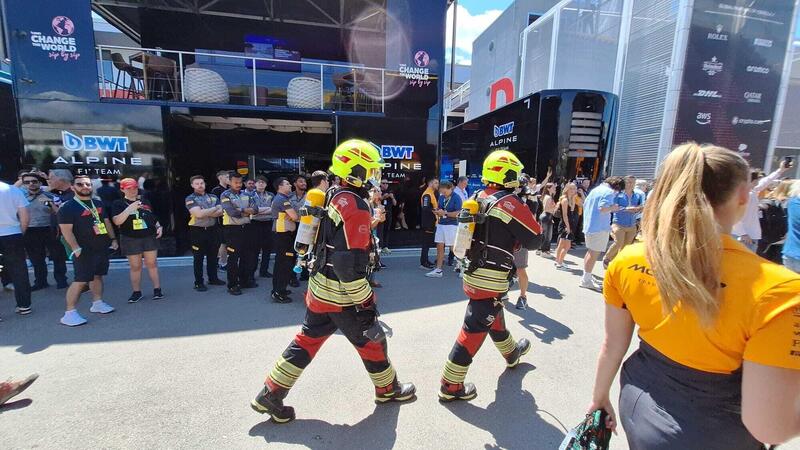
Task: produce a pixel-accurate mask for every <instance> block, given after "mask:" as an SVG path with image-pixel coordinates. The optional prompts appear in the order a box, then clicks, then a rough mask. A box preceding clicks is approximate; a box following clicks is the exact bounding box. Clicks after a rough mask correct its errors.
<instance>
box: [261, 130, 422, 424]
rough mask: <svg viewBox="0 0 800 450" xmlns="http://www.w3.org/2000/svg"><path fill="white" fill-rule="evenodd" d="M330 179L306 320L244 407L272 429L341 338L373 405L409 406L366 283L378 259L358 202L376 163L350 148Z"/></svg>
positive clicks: (364, 149)
mask: <svg viewBox="0 0 800 450" xmlns="http://www.w3.org/2000/svg"><path fill="white" fill-rule="evenodd" d="M332 159H333V164H332V166H331V169H330V171H331V172H332V173H333V174H335V175H337V176H339V177H340V178H341V180H342V183H341V185H340V186H334V187H332V188H331V189H329V190H328V192H327V194H326V198H325V207H324V209H320V210H319V211H321V212H320V213H318V214H319V215H320V216H321V223H320V228H319V231H318V234H317V238H316V240H315V243H314V259H313V261H312V262H311V263H310V264H309V265H310V268H311V278H310V279H309V282H308V286H309V288H308V291H307V292H306V298H305V300H306V306H307V310H306V317H305V320H304V321H303V327H302V330H301V331H300V333H298V334H297V336H296V337H295V338H294V340H293V341H292V342H291V344H289V347H287V348H286V350H285V351H284V352H283V355H282V356H281V357H280V358H279V359H278V361H277V362H276V363H275V366H274V368H273V369H272V371H271V372H270V373H269V375H268V376H267V379H266V380H265V382H264V388H263V389H262V390H261V392H260V393H259V394H258V396H257V397H256V398H255V399H254V400H253V401H252V402H251V406H252V407H253V409H254V410H256V411H257V412H259V413H266V414H269V415H270V416H271V417H272V420H273V421H274V422H276V423H285V422H289V421H291V420H292V419H294V417H295V414H294V409H293V408H292V407H290V406H284V404H283V399H284V398H285V397H286V395H287V394H288V393H289V390H290V389H291V388H292V386H294V384H295V382H297V379H298V378H300V375H301V374H302V373H303V370H304V369H305V368H306V367H307V366H308V365H309V364H310V363H311V360H312V359H313V358H314V355H316V353H317V352H318V351H319V349H320V347H322V344H323V343H325V341H326V340H327V339H328V338H329V337H330V336H331V335H332V334H333V333H335V332H336V330H341V332H342V334H344V335H345V337H347V339H348V340H349V341H350V343H351V344H353V346H354V347H355V348H356V351H357V352H358V354H359V356H360V357H361V359H362V361H363V362H364V366H365V368H366V369H367V372H368V374H369V377H370V378H371V380H372V383H373V384H374V385H375V402H376V403H378V404H381V403H386V402H402V401H406V400H410V399H412V398H414V395H415V392H416V388H415V387H414V385H413V384H411V383H399V382H398V381H397V375H396V373H395V370H394V367H392V364H391V363H390V362H389V357H388V355H387V345H386V336H385V334H384V332H383V328H382V327H381V325H380V323H379V322H378V317H377V316H378V311H377V309H376V305H375V295H374V294H373V292H372V288H371V287H370V285H369V282H368V281H367V275H368V272H369V271H370V270H371V266H372V264H373V263H371V261H375V258H374V254H375V252H377V250H378V249H377V248H375V245H374V242H373V240H372V234H371V232H370V220H371V214H370V208H369V205H368V204H367V202H366V201H365V200H364V198H365V197H366V194H367V189H368V188H369V186H370V184H371V185H372V186H377V185H378V183H379V181H380V179H381V168H382V167H383V160H382V159H381V156H380V152H379V151H378V149H377V148H376V147H375V146H374V145H373V144H371V143H369V142H364V141H360V140H349V141H346V142H344V143H342V144H341V145H339V146H338V147H337V148H336V150H335V151H334V153H333V158H332Z"/></svg>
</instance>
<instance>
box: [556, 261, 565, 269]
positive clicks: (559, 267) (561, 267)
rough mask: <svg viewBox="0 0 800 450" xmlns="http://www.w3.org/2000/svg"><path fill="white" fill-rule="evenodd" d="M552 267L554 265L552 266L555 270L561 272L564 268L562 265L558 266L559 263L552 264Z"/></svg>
mask: <svg viewBox="0 0 800 450" xmlns="http://www.w3.org/2000/svg"><path fill="white" fill-rule="evenodd" d="M553 265H554V266H556V269H558V270H561V269H563V268H564V264H559V263H557V262H556V263H553Z"/></svg>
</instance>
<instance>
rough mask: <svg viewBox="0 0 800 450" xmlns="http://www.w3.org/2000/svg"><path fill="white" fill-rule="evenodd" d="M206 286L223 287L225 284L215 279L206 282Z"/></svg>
mask: <svg viewBox="0 0 800 450" xmlns="http://www.w3.org/2000/svg"><path fill="white" fill-rule="evenodd" d="M208 284H209V285H211V286H225V284H226V283H225V282H224V281H222V280H220V279H219V278H217V279H216V280H208Z"/></svg>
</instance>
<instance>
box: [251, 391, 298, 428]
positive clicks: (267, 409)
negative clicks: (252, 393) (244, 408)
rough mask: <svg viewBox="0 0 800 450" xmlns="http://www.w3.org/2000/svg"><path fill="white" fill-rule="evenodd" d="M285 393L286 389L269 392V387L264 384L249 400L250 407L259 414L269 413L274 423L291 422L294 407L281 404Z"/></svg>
mask: <svg viewBox="0 0 800 450" xmlns="http://www.w3.org/2000/svg"><path fill="white" fill-rule="evenodd" d="M286 394H287V391H281V392H270V390H269V388H267V387H266V386H264V389H262V390H261V392H259V394H258V395H257V396H256V398H254V399H253V400H252V401H251V402H250V407H251V408H253V411H255V412H257V413H259V414H269V415H270V417H272V421H273V422H275V423H287V422H291V421H292V420H294V418H295V415H294V408H292V407H291V406H284V405H283V399H284V398H285V397H286Z"/></svg>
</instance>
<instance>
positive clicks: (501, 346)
mask: <svg viewBox="0 0 800 450" xmlns="http://www.w3.org/2000/svg"><path fill="white" fill-rule="evenodd" d="M381 165H382V164H381V162H380V154H379V152H378V150H377V148H376V147H375V146H374V145H372V144H370V143H367V142H363V141H357V140H353V141H347V142H345V143H343V144H342V145H341V146H340V147H338V148H337V149H336V150H335V151H334V155H333V159H332V166H331V172H332V173H331V174H329V173H326V172H321V171H320V172H314V173H313V174H311V176H310V177H306V176H302V175H299V176H295V177H293V179H291V180H289V179H286V178H283V177H281V178H278V179H276V180H274V182H273V183H272V187H273V189H274V194H273V193H272V192H270V191H269V190H268V189H267V188H268V184H269V183H268V180H267V179H266V178H263V177H256V178H255V179H245V178H244V177H243V176H242V175H241V174H240V173H238V172H236V171H230V172H229V171H221V172H219V173H218V174H217V181H218V183H219V185H218V186H215V187H214V188H213V189H212V190H211V192H210V193H207V192H206V184H205V180H204V179H203V177H202V176H199V175H198V176H195V177H192V178H191V180H190V183H191V187H192V190H193V192H192V194H190V195H189V196H187V197H186V209H187V211H188V213H189V215H190V219H189V224H188V225H189V227H190V238H191V245H192V251H193V254H194V264H193V265H194V276H195V284H194V288H195V289H196V290H197V291H207V290H208V286H207V285H206V283H205V279H204V271H203V269H204V267H203V266H204V265H205V269H206V270H205V274H206V275H207V279H208V284H209V285H226V287H227V290H228V293H229V294H231V295H241V293H242V289H251V288H255V287H257V286H258V284H257V282H256V274H258V276H259V277H264V278H269V277H271V278H272V289H271V293H270V297H271V299H272V300H273V301H275V302H276V303H287V302H290V301H292V298H291V291H289V289H288V288H289V287H292V286H294V287H297V286H299V282H300V281H303V280H308V291H307V292H306V294H305V301H306V306H307V312H306V317H305V319H304V323H303V327H302V329H301V331H300V332H299V333H298V334H297V335H296V337H295V338H294V340H293V341H292V342H291V343H290V344H289V346H288V347H287V348H286V350H285V351H284V352H283V354H282V355H281V357H280V358H279V359H278V360H277V362H276V363H275V365H274V367H273V369H272V370H271V371H270V372H269V373H268V375H267V377H266V380H265V382H264V385H263V387H262V388H261V390H260V391H259V393H258V395H257V396H256V397H255V399H254V400H253V401H252V402H251V406H252V408H253V409H255V410H256V411H257V412H259V413H265V414H269V415H270V416H271V418H272V419H273V421H275V422H277V423H285V422H288V421H291V420H293V419H294V418H295V412H294V410H293V409H292V408H291V407H289V406H286V405H284V403H283V401H284V399H285V398H286V396H287V395H288V393H289V391H290V390H291V389H292V387H293V385H294V384H295V382H296V381H297V380H298V379H299V377H300V376H301V374H302V372H303V371H304V370H305V368H306V367H307V366H308V365H309V364H310V362H311V360H312V359H313V358H314V356H315V355H316V353H317V352H318V351H319V349H320V347H321V346H322V345H323V343H324V342H325V340H326V339H327V338H328V337H330V336H331V335H332V334H333V333H334V332H336V331H337V330H341V331H342V333H343V334H344V335H345V336H346V337H347V338H348V340H350V342H351V343H352V344H353V345H354V347H355V348H356V350H357V352H358V353H359V355H360V357H361V359H362V360H363V363H364V366H365V368H366V370H367V372H368V374H369V376H370V379H371V380H372V382H373V384H374V387H375V401H376V402H377V403H379V404H381V403H388V402H403V401H407V400H410V399H412V398H414V397H415V395H416V388H415V386H414V385H413V384H412V383H401V382H399V381H398V376H397V373H396V371H395V368H394V367H393V365H392V364H391V362H390V360H389V357H388V349H387V343H386V339H385V337H386V336H385V330H384V329H383V327H382V326H381V324H380V322H379V321H378V320H377V317H378V311H377V306H376V303H375V297H374V293H373V291H372V289H373V288H377V287H380V283H379V282H378V281H377V279H376V277H375V274H376V272H377V271H378V270H380V268H381V267H382V264H381V263H380V254H381V253H382V252H385V251H388V249H387V244H386V243H385V239H386V236H387V232H389V231H390V230H391V229H392V222H391V221H390V220H388V218H389V217H392V216H393V213H392V212H391V211H392V210H393V209H395V208H398V207H399V202H398V199H397V195H396V193H394V192H392V191H391V189H390V188H389V183H388V182H386V180H381V179H380V173H381ZM791 167H792V161H791V160H789V159H785V160H783V161H782V162H781V163H780V166H779V168H778V169H777V170H776V171H775V172H773V173H771V174H769V175H764V174H763V173H762V172H760V171H757V170H751V169H750V168H749V166H748V164H747V162H746V161H745V160H744V159H742V157H741V156H739V155H738V154H737V153H735V152H732V151H729V150H726V149H723V148H720V147H715V146H699V145H697V144H694V143H688V144H684V145H682V146H679V147H678V148H676V149H675V150H674V151H673V152H672V153H670V154H669V155H668V157H667V158H666V160H665V161H664V164H663V167H662V169H661V171H660V173H659V179H658V180H656V181H655V182H653V183H649V182H647V181H645V180H637V179H635V178H634V177H631V176H628V177H618V176H611V177H608V178H606V179H605V180H603V181H602V182H601V183H599V184H597V185H596V186H594V187H592V186H591V183H590V181H589V180H587V179H575V180H553V181H551V180H550V179H551V178H552V174H551V173H548V174H547V176H546V178H545V179H544V180H542V182H541V183H539V182H537V180H536V179H532V178H530V177H527V176H526V175H524V174H523V173H522V169H523V165H522V163H521V162H520V161H519V160H518V159H517V157H516V156H515V155H513V154H512V153H510V152H508V151H495V152H492V153H491V154H490V155H489V156H488V157H487V159H486V161H484V165H483V172H482V182H483V183H484V185H485V186H486V188H485V189H482V190H479V191H477V192H473V193H470V192H468V188H467V186H468V181H469V180H468V179H466V178H464V177H462V178H459V179H458V180H455V183H453V182H452V181H450V180H441V181H439V180H435V179H433V180H430V181H427V183H426V185H425V190H424V191H423V193H422V195H421V196H420V199H419V210H420V212H419V214H420V229H421V233H420V234H421V236H422V242H421V247H422V251H421V254H420V266H421V267H422V268H424V269H426V270H428V272H426V274H425V275H426V276H427V277H429V278H442V277H444V264H445V260H446V259H447V261H448V264H450V265H455V270H456V271H457V272H458V276H459V277H462V278H463V290H464V293H465V294H466V296H467V297H468V302H467V308H466V314H465V316H464V322H463V325H462V327H461V332H460V333H459V335H458V337H457V339H456V342H455V343H454V345H453V347H452V350H451V352H450V354H449V356H448V358H447V360H446V362H445V365H444V369H443V372H442V376H441V383H440V384H441V387H440V390H439V394H438V397H439V400H440V401H441V402H451V401H459V400H460V401H469V400H472V399H474V398H475V397H476V395H477V389H476V387H475V386H474V385H473V384H472V383H469V382H467V381H466V377H467V373H468V369H469V367H470V365H471V364H472V361H473V358H474V356H475V354H476V353H477V352H478V350H479V349H480V347H481V345H482V343H483V342H484V340H485V339H486V337H487V336H488V337H490V338H491V340H492V341H493V343H494V345H495V347H496V348H497V349H498V351H499V352H500V353H501V355H502V356H503V358H504V359H505V362H506V367H507V368H508V369H513V368H515V367H516V366H517V365H518V364H519V363H520V360H521V357H522V356H524V355H525V354H526V353H527V352H528V351H529V350H530V348H531V343H530V341H529V340H528V339H526V338H521V339H519V340H515V339H513V338H512V336H511V334H510V332H509V331H508V329H506V327H505V322H504V300H505V295H506V294H507V293H508V291H509V289H510V286H511V284H512V283H513V282H514V278H517V282H518V283H519V285H520V297H519V298H518V299H517V302H516V307H517V308H519V309H524V308H526V306H527V298H526V291H527V284H528V276H527V271H526V270H525V269H526V267H527V266H528V254H529V252H530V251H535V252H536V254H537V255H539V256H543V257H549V258H552V259H553V260H554V265H555V267H556V268H557V269H565V268H566V266H565V255H566V254H567V252H569V251H570V250H571V249H572V248H573V247H575V246H577V245H585V247H586V252H585V256H584V258H583V267H582V276H581V280H580V286H581V287H583V288H587V289H593V290H599V291H602V292H603V295H604V297H605V302H606V307H605V316H606V317H605V339H604V342H603V345H602V348H601V352H600V356H599V360H598V363H597V372H596V379H595V385H594V390H593V394H592V402H591V406H590V408H589V412H592V411H596V410H601V411H603V413H604V415H605V416H604V417H605V425H606V426H607V427H608V428H610V429H614V428H616V426H617V425H618V423H621V424H622V425H623V426H624V427H625V429H626V434H627V438H628V442H629V444H630V446H631V448H647V449H654V448H705V449H717V448H719V449H728V448H743V449H744V448H747V449H750V448H752V449H753V450H755V449H760V448H763V444H762V443H780V442H783V441H786V440H788V439H790V438H792V437H794V436H796V435H798V434H800V423H798V421H797V417H798V411H797V405H798V401H799V400H798V399H800V340H798V339H797V338H796V334H797V331H796V328H797V326H798V325H797V320H798V319H797V318H798V317H800V295H799V293H800V277H799V276H798V275H797V274H798V270H800V267H799V266H800V181H798V180H786V179H783V180H782V179H781V178H782V177H783V176H784V175H785V173H786V172H787V171H788V170H789V169H790V168H791ZM45 182H46V184H47V185H48V186H47V189H45V188H44V186H43V185H44V184H45ZM330 187H335V189H329V188H330ZM140 189H141V185H140V181H138V180H134V179H132V178H126V179H122V180H120V182H119V185H118V186H113V185H112V184H110V183H106V184H104V185H103V186H99V187H98V186H96V185H95V184H94V182H93V180H91V179H90V178H89V177H87V176H85V175H75V176H72V174H70V173H69V172H66V171H57V170H54V171H51V173H50V174H48V175H45V174H42V173H39V172H35V171H31V172H25V173H22V174H21V175H20V178H19V180H18V187H16V186H13V185H9V184H5V183H0V246H2V253H3V271H2V273H3V275H4V277H7V281H9V282H10V283H11V284H12V285H13V287H14V293H15V296H16V300H17V307H16V312H17V313H18V314H21V315H27V314H30V312H31V298H30V297H31V291H32V290H39V289H43V288H46V287H47V286H48V284H47V283H48V279H47V277H48V271H47V267H46V265H44V262H45V257H46V256H47V255H49V256H50V259H51V261H52V262H53V266H54V269H53V276H54V278H55V280H56V284H57V287H58V288H67V287H68V289H67V292H66V304H67V308H66V311H65V314H64V316H63V317H62V319H61V323H62V324H64V325H68V326H77V325H82V324H84V323H86V319H85V318H84V317H83V316H82V315H81V314H80V313H79V312H78V311H77V304H78V300H79V298H80V296H81V294H82V293H83V292H85V291H87V290H88V291H91V295H92V298H93V302H92V306H91V308H90V310H89V311H90V312H92V313H98V314H108V313H111V312H112V311H114V308H113V307H112V306H111V305H109V304H108V303H106V302H105V301H104V300H103V276H105V275H106V274H107V271H108V267H109V249H112V250H117V249H120V251H121V252H122V254H123V255H124V256H125V257H127V258H128V263H129V266H130V282H131V287H132V294H131V297H130V298H129V299H128V301H129V302H131V303H135V302H138V301H139V300H141V299H142V298H143V294H142V288H141V272H142V269H143V268H147V271H148V275H149V278H150V280H151V282H152V285H153V296H152V298H153V299H155V300H158V299H161V298H164V293H163V292H162V290H161V286H160V281H159V280H160V279H159V275H158V267H157V259H156V256H157V252H158V239H159V238H160V237H161V236H162V233H163V227H162V226H161V224H160V222H159V221H158V218H157V216H156V215H155V214H154V213H153V211H152V206H151V205H150V204H149V202H148V201H147V199H145V198H143V197H142V196H141V194H140ZM309 189H319V190H322V191H325V192H327V194H326V200H325V207H324V209H321V208H315V207H312V206H311V205H310V204H309V201H308V200H307V196H308V195H307V194H308V190H309ZM469 202H473V204H476V205H479V208H478V212H470V211H469V209H468V208H467V207H466V205H467V204H469ZM402 214H404V212H402V213H401V214H397V215H394V217H402ZM309 216H311V217H315V218H317V219H319V231H318V232H316V231H315V236H316V238H315V239H314V243H313V245H314V247H315V248H314V250H313V253H312V254H313V256H314V258H313V259H311V260H310V261H309V262H307V263H303V264H299V260H298V259H297V255H296V253H295V235H296V233H298V224H299V223H300V222H301V221H302V220H303V218H305V217H309ZM462 221H463V222H462ZM387 222H389V223H388V224H387ZM401 223H402V220H401ZM461 223H469V224H472V225H470V226H469V227H467V228H459V227H460V226H461V225H460V224H461ZM470 227H472V228H470ZM463 230H472V231H470V233H472V232H474V233H475V234H474V235H472V236H468V241H469V242H470V246H468V247H467V248H466V249H464V248H460V249H458V251H457V252H454V251H453V247H454V246H455V245H456V243H457V242H459V237H458V236H459V234H458V233H461V232H463ZM609 240H613V243H612V244H611V247H610V248H608V246H609ZM553 244H555V245H556V247H555V249H556V250H555V255H552V254H551V252H552V249H553ZM431 247H435V248H436V262H435V264H434V263H432V262H431V261H430V260H429V257H430V255H429V251H430V248H431ZM779 248H780V251H779V250H778V249H779ZM272 252H274V253H275V255H274V265H273V270H272V273H270V271H269V261H270V255H271V253H272ZM756 253H757V254H758V255H757V254H756ZM456 254H460V255H462V256H465V258H463V259H458V258H456V257H455V256H456ZM759 256H764V258H761V257H759ZM601 257H602V259H601ZM26 258H28V259H30V261H31V264H32V266H33V268H34V271H33V272H34V284H33V286H31V285H30V282H29V276H28V269H27V263H26ZM767 259H773V260H775V259H780V260H781V261H782V262H783V265H784V266H781V265H779V264H775V263H774V262H770V261H768V260H767ZM66 261H72V266H73V270H74V275H73V281H72V283H71V284H68V280H67V278H66V277H67V273H66ZM598 261H601V262H602V264H603V266H605V267H606V273H605V276H604V277H596V276H595V275H593V270H594V267H595V265H596V263H597V262H598ZM259 262H260V265H259ZM456 262H457V264H456ZM296 264H297V265H296ZM309 266H310V267H309ZM384 267H385V266H384ZM223 268H224V270H225V272H226V275H227V277H226V278H227V279H226V281H224V282H223V281H222V280H221V279H220V278H219V276H218V269H223ZM309 269H310V270H309ZM309 272H310V273H309ZM296 273H297V274H296ZM5 281H6V280H5V279H4V284H5ZM637 326H638V335H639V337H640V343H639V348H638V350H636V351H635V352H634V353H633V354H632V355H631V356H630V357H628V359H627V360H626V361H625V363H624V364H623V359H624V358H625V355H626V354H627V352H628V348H629V346H630V344H631V340H632V337H633V332H634V330H635V328H636V327H637ZM620 370H621V376H620V383H621V394H620V398H619V403H618V405H619V411H620V415H619V418H618V417H617V413H616V409H615V408H614V406H613V404H612V401H611V399H610V394H609V392H610V388H611V384H612V382H613V380H614V379H615V378H616V376H617V374H618V373H619V372H620ZM34 379H35V377H33V378H31V379H29V380H26V381H24V382H19V383H6V384H5V385H4V386H2V387H0V395H2V396H3V397H2V398H5V399H7V398H10V397H11V396H13V395H16V394H17V393H19V392H21V390H22V389H24V388H25V387H27V385H30V383H32V382H33V380H34ZM709 421H713V423H714V426H713V427H709V426H708V423H709Z"/></svg>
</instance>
